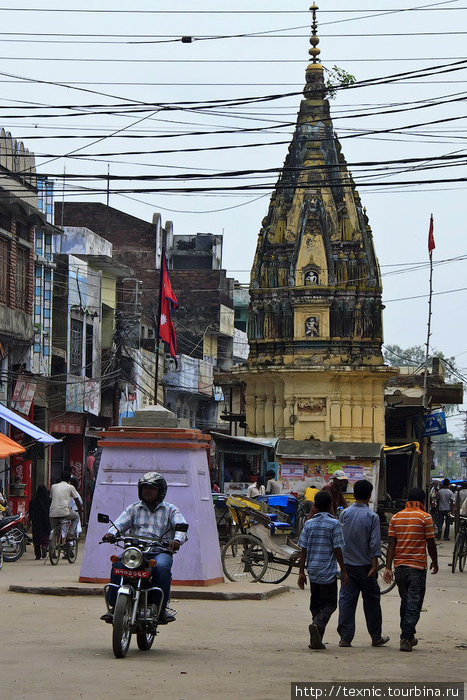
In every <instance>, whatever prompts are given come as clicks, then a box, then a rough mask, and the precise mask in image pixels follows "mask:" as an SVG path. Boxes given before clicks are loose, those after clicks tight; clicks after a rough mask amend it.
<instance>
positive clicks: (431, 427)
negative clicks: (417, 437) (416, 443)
mask: <svg viewBox="0 0 467 700" xmlns="http://www.w3.org/2000/svg"><path fill="white" fill-rule="evenodd" d="M424 422H425V425H424V428H423V437H430V436H431V435H446V433H447V432H448V429H447V427H446V415H445V413H444V411H436V412H435V413H428V414H427V415H426V416H425V419H424Z"/></svg>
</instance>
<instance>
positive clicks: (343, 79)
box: [325, 66, 357, 100]
mask: <svg viewBox="0 0 467 700" xmlns="http://www.w3.org/2000/svg"><path fill="white" fill-rule="evenodd" d="M325 70H326V72H327V80H326V90H327V95H328V97H329V98H330V99H331V100H332V99H333V98H334V97H335V96H336V92H337V89H338V88H344V87H349V85H353V84H354V83H356V82H357V79H356V78H355V76H354V75H352V74H351V73H348V72H347V71H346V70H344V69H343V68H339V66H333V67H332V68H326V69H325Z"/></svg>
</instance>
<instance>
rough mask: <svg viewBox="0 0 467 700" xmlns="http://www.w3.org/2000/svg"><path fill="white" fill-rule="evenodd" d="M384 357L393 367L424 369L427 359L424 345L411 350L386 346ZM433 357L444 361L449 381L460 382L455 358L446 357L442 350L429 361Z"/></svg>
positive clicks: (412, 347) (435, 352) (413, 347)
mask: <svg viewBox="0 0 467 700" xmlns="http://www.w3.org/2000/svg"><path fill="white" fill-rule="evenodd" d="M383 356H384V361H385V362H387V363H388V365H392V366H393V367H408V366H410V367H413V366H415V367H422V366H424V364H425V357H426V355H425V348H424V346H423V345H412V346H411V347H409V348H401V346H400V345H386V346H385V351H384V354H383ZM433 357H439V358H440V359H441V360H443V365H444V371H445V375H446V378H447V379H450V380H456V381H459V380H460V376H459V372H458V369H457V367H456V358H455V357H446V355H445V354H444V352H443V351H442V350H435V351H434V352H433V355H431V356H430V357H429V358H428V361H430V359H432V358H433Z"/></svg>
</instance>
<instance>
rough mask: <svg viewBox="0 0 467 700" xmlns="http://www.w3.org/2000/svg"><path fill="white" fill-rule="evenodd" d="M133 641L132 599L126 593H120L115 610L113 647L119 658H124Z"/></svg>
mask: <svg viewBox="0 0 467 700" xmlns="http://www.w3.org/2000/svg"><path fill="white" fill-rule="evenodd" d="M130 642H131V600H130V598H129V597H128V596H126V595H119V596H118V598H117V604H116V605H115V610H114V621H113V630H112V649H113V653H114V654H115V656H116V657H117V659H123V658H124V657H125V656H126V655H127V653H128V649H129V648H130Z"/></svg>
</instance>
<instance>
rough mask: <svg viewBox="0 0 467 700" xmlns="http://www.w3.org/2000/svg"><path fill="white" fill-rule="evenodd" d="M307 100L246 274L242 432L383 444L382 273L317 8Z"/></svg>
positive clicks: (389, 373)
mask: <svg viewBox="0 0 467 700" xmlns="http://www.w3.org/2000/svg"><path fill="white" fill-rule="evenodd" d="M312 10H313V29H312V37H311V40H310V43H311V49H310V51H309V53H310V55H311V59H312V60H311V63H310V64H309V65H308V67H307V69H306V85H305V89H304V99H303V100H302V102H301V104H300V110H299V114H298V119H297V126H296V129H295V133H294V136H293V139H292V142H291V144H290V147H289V153H288V155H287V157H286V160H285V164H284V167H283V170H282V173H281V175H280V177H279V180H278V182H277V185H276V188H275V191H274V192H273V194H272V197H271V201H270V206H269V210H268V213H267V216H266V217H265V219H264V220H263V222H262V228H261V231H260V233H259V237H258V244H257V249H256V255H255V259H254V262H253V267H252V272H251V283H250V296H251V303H250V315H249V325H248V337H249V342H250V355H249V358H248V361H247V363H246V365H245V366H243V367H242V368H241V369H239V370H237V374H238V376H239V377H240V378H241V379H242V380H243V381H244V382H245V384H246V422H247V425H248V435H251V436H258V437H281V438H285V439H292V440H298V441H305V440H312V439H315V440H319V441H322V442H325V441H330V442H332V441H341V442H347V443H349V442H354V443H378V444H382V443H383V442H384V387H385V384H386V382H387V381H388V379H389V378H390V377H391V376H393V374H394V373H396V372H397V370H394V369H390V368H388V367H386V366H385V365H384V361H383V357H382V354H381V345H382V338H383V334H382V308H383V307H382V303H381V293H382V289H381V277H380V271H379V266H378V262H377V259H376V255H375V250H374V245H373V237H372V232H371V228H370V224H369V220H368V216H367V215H366V211H365V209H364V208H363V206H362V203H361V200H360V197H359V194H358V192H357V190H356V187H355V184H354V182H353V180H352V176H351V174H350V172H349V171H348V168H347V165H346V161H345V158H344V155H343V153H342V149H341V145H340V143H339V141H338V138H337V136H336V134H335V132H334V127H333V124H332V119H331V114H330V107H329V102H328V100H327V99H326V86H325V82H324V76H323V67H322V65H321V63H320V62H319V58H318V56H319V54H320V50H319V48H318V43H319V39H318V36H317V33H316V32H317V24H316V10H317V8H316V6H315V5H314V6H313V7H312Z"/></svg>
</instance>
